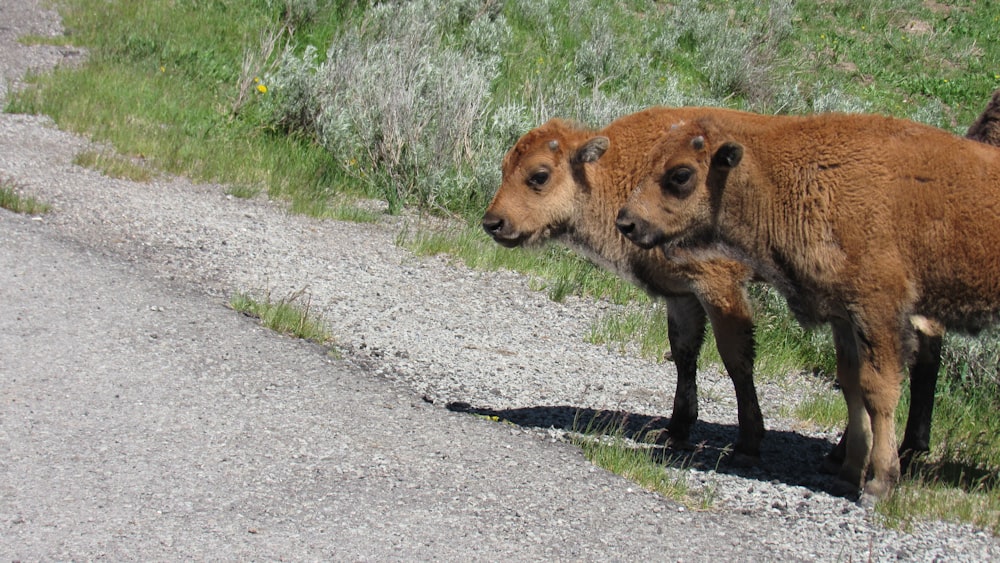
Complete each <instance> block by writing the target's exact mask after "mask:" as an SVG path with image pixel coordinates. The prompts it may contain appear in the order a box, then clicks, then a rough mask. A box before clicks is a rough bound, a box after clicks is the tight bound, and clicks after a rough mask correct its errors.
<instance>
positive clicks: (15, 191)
mask: <svg viewBox="0 0 1000 563" xmlns="http://www.w3.org/2000/svg"><path fill="white" fill-rule="evenodd" d="M22 191H23V189H22V188H21V187H20V186H18V185H17V184H16V183H15V182H14V181H13V180H11V179H8V178H4V177H0V207H2V208H4V209H6V210H8V211H13V212H14V213H23V214H25V215H42V214H44V213H48V212H49V211H51V210H52V206H50V205H49V204H47V203H44V202H41V201H39V200H37V199H35V198H34V197H31V196H25V195H21V192H22Z"/></svg>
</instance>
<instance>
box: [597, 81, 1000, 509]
mask: <svg viewBox="0 0 1000 563" xmlns="http://www.w3.org/2000/svg"><path fill="white" fill-rule="evenodd" d="M994 102H996V97H995V98H994ZM994 106H995V103H992V102H991V107H994ZM994 109H995V108H994ZM990 110H991V108H987V112H989V111H990ZM980 121H981V122H985V120H984V119H981V120H980ZM978 123H979V122H977V124H978ZM970 129H972V130H970V135H979V134H981V133H978V132H979V131H981V129H979V128H976V126H975V125H974V126H973V128H970ZM646 169H647V170H648V171H649V174H648V175H647V177H646V178H644V179H642V180H640V181H639V183H638V186H637V188H636V189H635V190H634V192H633V193H632V195H631V196H630V198H629V200H628V202H627V203H626V205H625V206H624V207H623V208H622V209H621V210H620V212H619V214H618V217H617V220H616V224H617V226H618V229H619V231H620V232H622V233H623V234H624V235H626V236H627V237H628V238H629V239H631V240H632V241H633V242H635V243H636V244H637V245H639V246H641V247H642V248H654V247H659V248H661V249H662V250H663V252H664V254H665V255H666V256H668V257H670V259H671V260H673V261H674V262H677V263H680V264H684V263H686V262H688V261H693V262H698V261H699V260H700V259H701V257H702V256H705V255H708V256H712V257H716V256H718V255H720V254H722V255H729V256H731V257H733V258H736V259H738V260H740V261H742V262H744V263H747V264H749V265H750V266H751V267H752V268H753V271H754V272H755V273H756V274H757V275H760V276H761V277H763V278H764V279H765V280H766V281H768V282H769V283H770V284H772V285H773V286H775V287H776V288H777V289H778V290H779V291H780V292H781V293H782V294H783V295H784V296H785V297H786V299H787V300H788V302H789V306H790V308H791V309H792V311H793V312H794V313H795V315H796V317H797V318H798V319H799V321H800V322H802V323H803V324H806V325H810V324H818V323H829V324H830V325H831V327H832V328H833V336H834V344H835V348H836V352H837V379H838V382H839V383H840V385H841V388H842V390H843V392H844V397H845V400H846V402H847V405H848V429H847V431H846V432H845V442H846V445H845V449H846V457H845V459H844V463H843V465H842V466H841V468H840V472H839V475H840V477H841V479H843V480H844V481H846V482H847V483H848V484H849V486H851V487H853V488H854V490H857V489H858V488H859V487H863V492H864V497H863V498H865V499H875V498H881V497H883V496H885V495H886V494H887V493H888V492H889V491H891V490H892V487H893V486H894V485H895V483H896V482H897V481H898V479H899V477H900V463H899V457H898V456H897V451H896V447H895V442H896V436H895V427H894V420H893V413H894V411H895V408H896V405H897V403H898V400H899V395H900V382H901V379H902V362H903V361H904V360H906V359H911V358H914V357H916V359H917V360H921V359H925V360H926V359H928V358H927V357H924V358H921V356H928V357H929V356H933V358H932V359H933V360H934V364H935V365H938V364H939V362H940V356H939V353H940V348H939V345H940V338H941V334H942V333H943V328H948V329H955V330H960V331H967V332H971V333H975V332H976V331H978V330H980V329H982V328H983V327H984V326H987V325H988V324H991V323H994V322H996V320H997V319H998V317H1000V259H998V258H1000V251H998V250H997V249H998V248H1000V149H997V148H995V147H991V146H986V145H985V144H983V143H979V142H973V141H972V140H969V139H962V138H960V137H957V136H955V135H952V134H950V133H947V132H945V131H942V130H940V129H936V128H933V127H929V126H926V125H921V124H917V123H913V122H911V121H907V120H902V119H894V118H889V117H883V116H875V115H842V114H826V115H818V116H808V117H789V116H774V117H770V118H769V119H768V120H766V121H762V120H761V119H760V117H759V116H756V115H753V114H740V115H729V116H727V117H726V118H724V119H720V118H717V117H715V116H706V117H702V118H697V119H693V120H690V121H687V122H685V123H683V124H680V125H677V126H675V127H672V128H671V129H670V130H668V131H667V132H666V133H665V134H664V135H663V136H662V137H661V139H660V140H659V141H657V142H656V143H655V145H654V146H653V148H652V149H651V151H650V153H649V160H648V161H647V163H646ZM924 325H929V326H931V327H932V328H931V330H928V331H927V332H930V333H933V334H931V335H928V334H926V333H925V331H924V330H920V329H921V328H924ZM929 341H933V342H936V343H937V345H938V348H936V349H927V348H926V346H927V344H928V342H929ZM922 348H923V349H922ZM916 373H918V374H920V373H921V372H920V371H919V370H918V371H917V372H916ZM926 375H927V376H928V379H929V378H930V376H933V377H934V378H936V375H937V371H936V370H934V371H933V373H932V374H926ZM921 377H922V376H921ZM922 392H924V393H926V390H924V391H922ZM930 394H931V397H930V399H929V401H930V402H931V404H932V402H933V384H932V385H931V387H930ZM927 400H928V398H927V397H923V398H922V399H921V401H927ZM912 414H913V411H912V410H911V415H912ZM929 414H930V413H929V411H928V413H927V415H928V429H929ZM910 422H911V423H912V422H913V421H912V420H911V421H910ZM869 471H870V472H871V474H872V479H871V480H867V475H868V472H869Z"/></svg>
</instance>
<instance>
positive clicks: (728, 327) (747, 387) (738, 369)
mask: <svg viewBox="0 0 1000 563" xmlns="http://www.w3.org/2000/svg"><path fill="white" fill-rule="evenodd" d="M734 290H735V291H737V292H738V293H739V295H734V296H732V297H733V298H732V299H728V300H726V303H727V304H728V305H729V307H726V308H724V309H722V308H718V307H714V306H712V305H706V307H705V308H706V310H707V311H708V315H709V319H710V320H711V321H712V332H713V333H714V334H715V342H716V346H717V347H718V348H719V355H720V356H722V363H723V364H725V366H726V372H727V373H728V374H729V377H730V379H732V380H733V387H734V388H735V390H736V408H737V418H738V420H739V438H738V439H737V441H736V448H735V452H734V455H733V456H732V458H731V460H730V461H731V462H732V463H734V464H736V465H753V464H756V463H757V462H758V461H759V460H760V443H761V440H763V438H764V417H763V415H762V414H761V412H760V403H759V402H758V400H757V388H756V386H755V385H754V381H753V363H754V338H753V318H752V316H751V313H750V306H749V303H748V302H747V299H746V296H745V295H744V294H743V291H742V287H735V288H734Z"/></svg>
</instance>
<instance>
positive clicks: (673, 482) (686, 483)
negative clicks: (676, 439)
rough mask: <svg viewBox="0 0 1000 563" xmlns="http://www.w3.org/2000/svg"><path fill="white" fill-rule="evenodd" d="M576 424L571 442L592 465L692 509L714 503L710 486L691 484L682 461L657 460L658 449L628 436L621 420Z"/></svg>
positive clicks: (714, 495) (571, 434)
mask: <svg viewBox="0 0 1000 563" xmlns="http://www.w3.org/2000/svg"><path fill="white" fill-rule="evenodd" d="M578 424H579V425H580V427H579V428H578V429H576V430H574V431H572V432H571V433H570V441H571V442H572V443H573V444H575V445H577V446H578V447H579V448H580V449H581V451H582V452H583V455H584V457H586V458H587V459H588V460H589V461H590V462H591V463H593V464H594V465H597V466H598V467H602V468H604V469H607V470H608V471H610V472H612V473H614V474H616V475H621V476H622V477H625V478H626V479H628V480H630V481H633V482H635V483H636V484H637V485H639V486H641V487H642V488H644V489H646V490H649V491H653V492H656V493H658V494H661V495H663V496H665V497H667V498H669V499H673V500H675V501H677V502H680V503H681V504H683V505H685V506H686V507H688V508H691V509H695V510H707V509H710V508H711V507H712V505H713V503H714V502H715V498H716V493H715V489H714V488H713V487H712V486H711V485H707V486H699V487H694V486H692V485H691V482H690V475H689V472H688V471H686V470H685V469H686V468H685V461H684V460H682V459H667V460H663V459H659V458H658V457H657V454H656V452H657V451H658V450H657V448H654V447H652V446H651V445H650V444H648V443H644V442H641V441H638V442H637V441H636V440H633V439H631V438H629V437H627V436H626V432H625V430H624V426H623V424H621V423H620V422H619V423H615V422H611V423H610V424H607V423H603V424H602V423H597V424H596V425H595V424H594V423H593V422H590V423H587V424H583V423H582V421H578Z"/></svg>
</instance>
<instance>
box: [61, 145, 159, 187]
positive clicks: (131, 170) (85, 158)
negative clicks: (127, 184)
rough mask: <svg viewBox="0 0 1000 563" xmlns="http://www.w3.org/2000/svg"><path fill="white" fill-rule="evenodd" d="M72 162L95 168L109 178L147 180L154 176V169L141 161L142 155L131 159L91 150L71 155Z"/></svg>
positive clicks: (134, 180)
mask: <svg viewBox="0 0 1000 563" xmlns="http://www.w3.org/2000/svg"><path fill="white" fill-rule="evenodd" d="M73 164H76V165H78V166H83V167H84V168H90V169H93V170H97V171H98V172H100V173H101V174H104V175H105V176H108V177H111V178H118V179H123V180H131V181H133V182H149V181H150V180H152V179H153V177H154V170H152V169H150V168H149V167H148V166H146V165H145V164H143V163H142V157H137V158H135V159H131V158H127V157H125V156H122V155H118V154H114V153H110V152H100V151H93V150H91V151H84V152H81V153H79V154H77V155H76V156H75V157H73Z"/></svg>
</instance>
